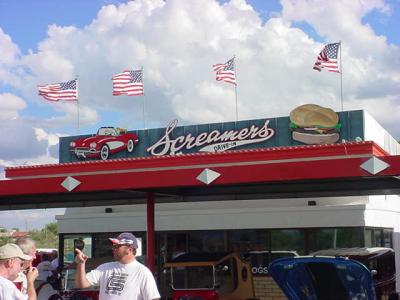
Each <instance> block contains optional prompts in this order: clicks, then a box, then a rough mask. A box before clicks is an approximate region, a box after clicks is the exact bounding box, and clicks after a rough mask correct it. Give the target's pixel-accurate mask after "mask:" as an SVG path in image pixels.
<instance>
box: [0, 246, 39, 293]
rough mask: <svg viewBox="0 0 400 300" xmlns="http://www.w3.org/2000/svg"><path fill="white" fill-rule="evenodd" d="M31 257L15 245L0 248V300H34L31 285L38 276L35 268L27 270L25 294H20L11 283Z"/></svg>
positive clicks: (33, 289) (33, 290) (33, 291)
mask: <svg viewBox="0 0 400 300" xmlns="http://www.w3.org/2000/svg"><path fill="white" fill-rule="evenodd" d="M31 259H32V257H31V256H29V255H26V254H24V253H23V252H22V250H21V248H19V247H18V246H17V245H16V244H5V245H4V246H1V247H0V300H36V292H35V287H34V286H33V283H34V281H35V279H36V277H37V276H38V272H37V270H36V268H34V267H29V269H28V270H27V274H26V278H27V294H23V293H21V291H20V290H18V289H17V287H16V286H15V284H14V283H13V282H12V281H13V280H15V279H16V278H17V276H18V273H19V272H20V271H21V270H22V269H23V267H24V265H25V263H26V261H29V260H31Z"/></svg>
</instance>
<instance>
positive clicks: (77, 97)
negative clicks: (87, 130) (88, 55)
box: [76, 76, 79, 134]
mask: <svg viewBox="0 0 400 300" xmlns="http://www.w3.org/2000/svg"><path fill="white" fill-rule="evenodd" d="M78 78H79V76H76V110H77V117H78V134H79V89H78Z"/></svg>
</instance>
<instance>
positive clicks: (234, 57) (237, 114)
mask: <svg viewBox="0 0 400 300" xmlns="http://www.w3.org/2000/svg"><path fill="white" fill-rule="evenodd" d="M233 59H234V65H233V66H234V70H235V98H236V122H237V121H238V120H239V113H238V97H237V76H236V75H237V73H236V61H235V60H236V56H233Z"/></svg>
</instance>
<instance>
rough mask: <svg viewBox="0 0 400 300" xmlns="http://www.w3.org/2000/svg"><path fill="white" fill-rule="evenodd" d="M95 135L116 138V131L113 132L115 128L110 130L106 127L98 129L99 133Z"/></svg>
mask: <svg viewBox="0 0 400 300" xmlns="http://www.w3.org/2000/svg"><path fill="white" fill-rule="evenodd" d="M97 135H112V136H116V135H118V134H117V131H116V130H115V128H111V127H106V128H100V129H99V131H98V132H97Z"/></svg>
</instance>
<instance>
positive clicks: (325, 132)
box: [290, 104, 341, 145]
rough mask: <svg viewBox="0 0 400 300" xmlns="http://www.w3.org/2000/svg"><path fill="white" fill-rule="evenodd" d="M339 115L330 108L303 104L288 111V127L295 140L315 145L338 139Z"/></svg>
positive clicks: (329, 142)
mask: <svg viewBox="0 0 400 300" xmlns="http://www.w3.org/2000/svg"><path fill="white" fill-rule="evenodd" d="M340 127H341V125H340V123H339V116H338V114H337V113H336V112H334V111H333V110H332V109H330V108H326V107H322V106H319V105H316V104H304V105H301V106H298V107H296V108H295V109H294V110H292V111H291V112H290V129H291V130H292V138H293V140H295V141H298V142H301V143H304V144H309V145H315V144H333V143H336V142H337V141H338V140H339V131H340Z"/></svg>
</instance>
